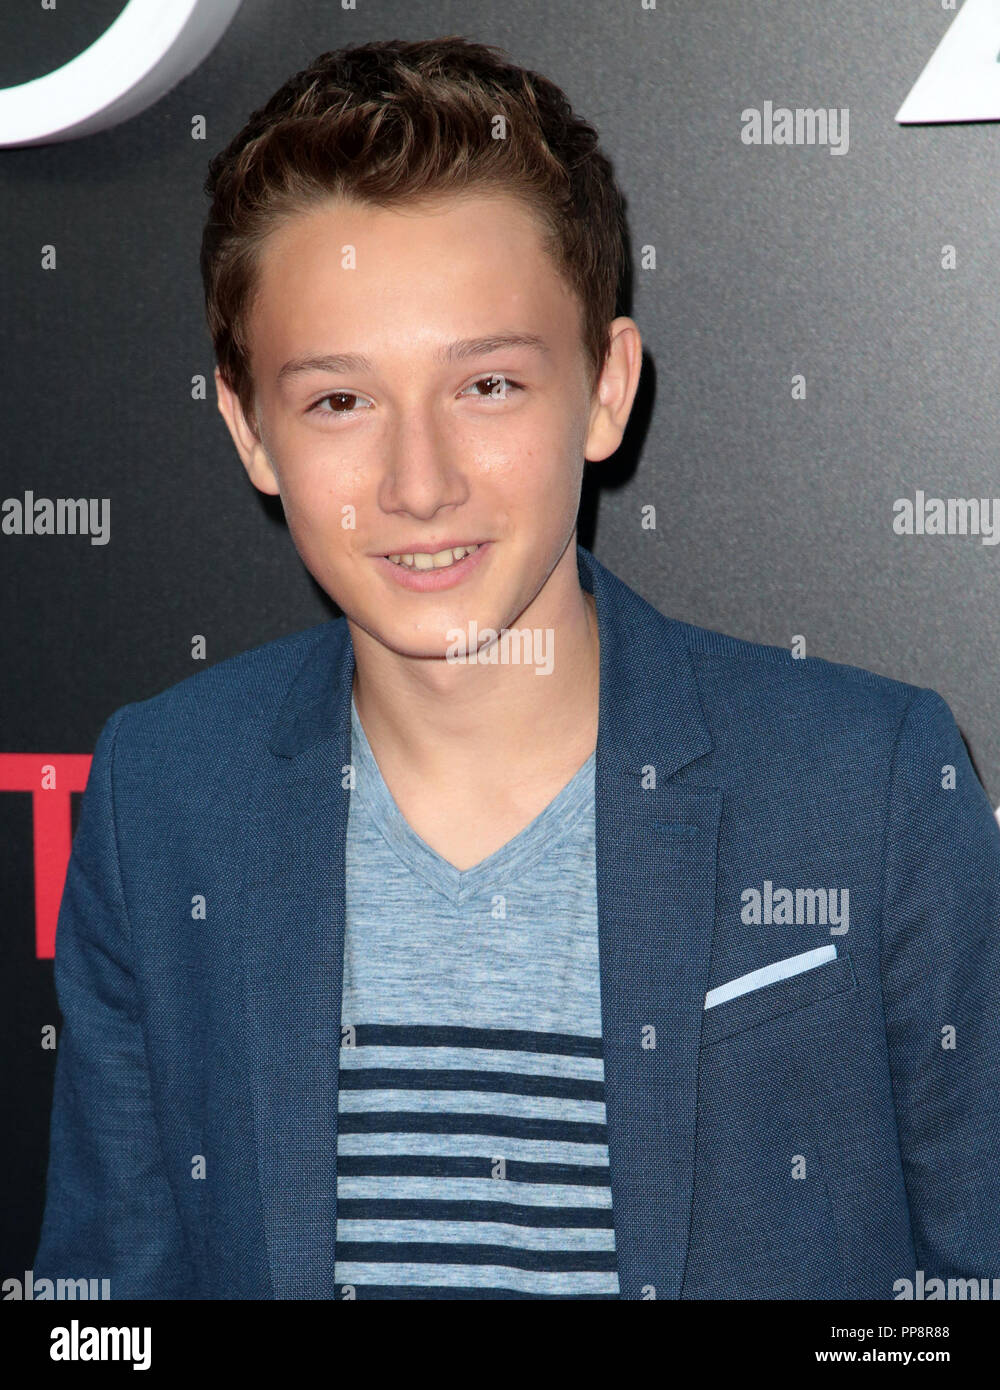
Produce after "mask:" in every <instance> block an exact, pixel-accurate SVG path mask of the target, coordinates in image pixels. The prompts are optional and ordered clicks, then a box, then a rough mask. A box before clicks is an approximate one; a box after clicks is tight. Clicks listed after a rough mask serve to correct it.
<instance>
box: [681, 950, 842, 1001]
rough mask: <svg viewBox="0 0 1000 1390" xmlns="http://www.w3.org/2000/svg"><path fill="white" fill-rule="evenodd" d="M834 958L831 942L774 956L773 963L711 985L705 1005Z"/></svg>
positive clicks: (784, 978) (809, 968)
mask: <svg viewBox="0 0 1000 1390" xmlns="http://www.w3.org/2000/svg"><path fill="white" fill-rule="evenodd" d="M836 958H837V947H836V946H835V945H834V944H833V942H831V943H830V945H829V946H817V947H816V949H815V950H814V951H803V952H802V954H801V955H800V956H788V957H786V959H785V960H776V961H775V962H774V963H773V964H772V965H764V966H762V967H761V968H760V970H751V971H750V973H749V975H740V976H739V977H738V978H737V979H735V980H729V981H728V982H727V983H726V984H724V985H717V986H716V987H715V989H710V990H709V991H708V993H707V994H706V995H705V1008H706V1009H714V1008H715V1006H716V1004H725V1003H726V1002H727V1001H728V1000H730V999H736V998H738V997H739V996H740V995H741V994H749V993H750V991H751V990H754V989H761V988H763V986H764V985H773V984H774V983H775V982H776V981H777V980H787V979H788V977H789V976H790V975H801V974H802V972H803V970H812V969H814V968H815V967H816V966H817V965H825V964H826V962H827V961H828V960H836Z"/></svg>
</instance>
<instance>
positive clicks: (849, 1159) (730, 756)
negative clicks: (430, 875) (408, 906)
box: [34, 547, 1000, 1299]
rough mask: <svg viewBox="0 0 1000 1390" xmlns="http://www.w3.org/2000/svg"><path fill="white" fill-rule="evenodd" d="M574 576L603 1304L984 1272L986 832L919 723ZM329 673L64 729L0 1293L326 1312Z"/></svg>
mask: <svg viewBox="0 0 1000 1390" xmlns="http://www.w3.org/2000/svg"><path fill="white" fill-rule="evenodd" d="M577 559H578V566H579V573H580V579H581V583H582V585H583V587H584V588H585V589H587V590H588V591H589V592H591V593H592V594H593V595H594V598H595V600H596V604H597V615H598V622H599V625H600V636H601V670H600V720H599V733H598V742H597V771H596V789H597V803H596V835H597V850H596V862H597V899H598V918H599V942H600V971H601V1001H602V1016H603V1033H604V1056H605V1077H606V1103H607V1126H608V1149H609V1159H610V1180H611V1192H612V1203H613V1216H614V1227H615V1239H616V1247H617V1258H618V1269H619V1279H620V1285H621V1296H622V1297H623V1298H650V1297H656V1298H666V1299H675V1298H754V1297H760V1298H811V1299H818V1298H819V1299H822V1298H876V1299H885V1298H893V1297H894V1296H896V1295H897V1294H898V1292H899V1289H898V1286H897V1287H896V1288H895V1289H894V1286H895V1285H896V1281H899V1280H905V1279H909V1280H911V1281H913V1280H914V1279H915V1272H916V1270H917V1269H920V1270H923V1271H924V1272H925V1275H924V1277H925V1278H926V1279H930V1278H933V1277H938V1278H945V1279H946V1278H948V1277H974V1278H977V1279H978V1278H983V1277H993V1276H998V1275H1000V1080H998V1074H1000V1070H998V1061H1000V830H998V827H997V822H996V820H995V818H994V815H993V812H992V808H991V806H990V804H989V802H988V800H987V798H986V795H985V793H984V791H983V789H982V787H981V786H980V783H979V781H978V780H977V777H976V774H975V772H974V771H973V768H972V766H971V764H970V761H969V758H968V756H967V754H966V750H965V747H964V745H963V742H962V739H961V736H960V734H959V732H958V729H957V728H956V725H955V722H954V720H953V718H952V716H951V713H950V711H949V709H948V707H947V705H946V704H945V703H944V702H943V701H942V700H941V698H940V697H939V696H938V695H936V694H935V693H934V692H933V691H930V690H921V689H917V688H915V687H913V686H909V685H904V684H900V683H898V682H896V681H892V680H888V679H884V678H882V677H880V676H877V675H873V674H872V673H870V672H867V671H863V670H858V669H855V668H852V667H846V666H839V665H833V664H831V663H829V662H826V661H821V660H816V659H811V658H810V659H798V660H797V659H793V657H792V656H791V655H790V654H789V653H788V652H787V651H785V650H782V649H778V648H772V647H765V646H759V645H757V644H755V643H752V642H744V641H740V640H737V639H734V638H730V637H725V636H721V635H719V634H717V633H714V632H709V631H706V630H703V629H701V628H697V627H693V626H689V625H686V624H684V623H680V622H676V621H673V620H671V619H670V618H666V617H664V616H663V615H662V614H661V613H659V612H658V611H657V610H656V609H655V608H653V607H651V606H650V604H648V603H647V602H645V601H644V600H643V599H642V598H641V597H640V596H639V595H638V594H637V593H635V592H634V591H633V590H632V589H630V588H629V587H628V586H627V585H626V584H624V583H623V582H622V581H621V580H619V579H618V578H616V577H615V575H613V574H612V573H610V571H608V570H607V569H606V568H605V567H604V566H602V565H601V564H599V563H598V561H597V560H596V559H595V558H594V556H593V555H592V554H590V553H589V551H587V550H585V549H584V548H583V547H579V548H578V551H577ZM352 674H353V649H352V644H351V639H350V634H349V630H348V627H347V624H346V621H345V620H344V619H343V618H341V619H337V620H335V621H330V622H326V623H323V624H320V625H319V626H317V627H313V628H310V629H308V630H307V631H305V632H300V633H296V634H294V635H293V636H290V637H286V638H282V639H280V640H278V641H275V642H269V643H267V644H266V645H264V646H261V647H258V648H256V649H254V650H252V651H249V652H246V653H244V654H242V655H240V656H237V657H235V658H233V659H231V660H228V661H224V662H222V663H220V664H219V665H217V666H215V667H213V668H211V669H209V670H206V671H204V672H201V673H199V674H198V675H195V676H193V677H191V678H190V679H188V680H185V681H183V682H181V683H180V684H179V685H176V686H174V687H173V688H171V689H169V690H167V691H166V692H164V693H163V694H161V695H158V696H156V697H154V698H152V699H148V700H143V701H140V702H136V703H132V704H128V705H125V706H123V707H122V708H121V709H119V710H117V711H116V712H115V713H114V714H113V715H112V716H111V718H110V719H109V720H108V722H107V724H106V725H105V727H104V728H103V730H102V731H101V735H100V738H99V741H98V743H97V747H96V750H95V754H94V760H93V765H92V767H91V771H90V778H89V781H88V784H87V789H86V792H85V794H84V800H83V804H82V807H81V815H80V820H79V824H78V828H77V833H76V836H75V838H74V841H73V850H72V856H71V860H70V865H69V870H68V874H67V880H66V888H65V892H64V896H63V900H62V905H61V911H60V916H59V923H58V933H57V946H56V962H55V978H56V986H57V990H58V997H59V1003H60V1007H61V1010H62V1013H63V1017H64V1022H63V1026H62V1031H61V1035H60V1039H59V1050H58V1060H57V1064H56V1077H55V1095H54V1102H53V1110H52V1127H51V1155H50V1161H49V1170H48V1186H47V1198H46V1207H45V1216H44V1223H43V1229H42V1233H41V1242H40V1245H39V1248H38V1252H37V1255H36V1258H35V1262H34V1277H35V1281H36V1285H37V1281H38V1280H39V1279H41V1278H44V1277H49V1278H58V1277H73V1278H81V1277H98V1278H103V1277H109V1278H110V1279H111V1296H112V1298H140V1297H143V1298H147V1297H148V1298H202V1299H235V1298H248V1299H274V1298H278V1299H289V1298H303V1299H321V1298H336V1297H338V1296H339V1290H338V1289H337V1288H336V1286H335V1284H334V1258H335V1232H336V1212H337V1196H336V1181H337V1163H336V1157H337V1155H336V1145H337V1082H338V1046H339V1039H340V1004H341V978H342V958H343V938H344V862H345V832H346V826H347V812H348V799H349V795H350V793H349V791H348V790H345V788H344V780H345V778H344V774H345V771H346V770H347V768H348V766H349V764H350V699H351V682H352ZM819 889H826V890H837V894H838V895H839V896H838V898H834V896H833V895H832V894H830V895H829V902H830V904H831V916H830V917H828V918H827V919H826V920H825V921H824V920H822V916H823V914H822V911H821V908H820V906H819V903H820V897H819V896H818V895H817V893H816V891H815V890H819ZM781 890H785V893H786V896H785V897H782V894H781ZM806 890H813V892H812V895H811V896H810V894H809V892H808V891H806ZM845 891H846V892H847V893H848V894H849V897H848V898H847V899H845V898H844V893H845ZM797 892H798V893H799V897H796V893H797ZM755 893H756V894H757V897H756V898H755V897H754V894H755ZM782 901H784V902H785V903H786V904H787V903H789V902H794V903H795V914H797V916H798V917H799V918H801V919H802V920H798V921H796V920H787V917H788V914H787V913H785V912H783V911H782V910H780V909H779V908H778V907H777V906H776V904H779V903H780V902H782ZM800 901H801V911H800V910H799V904H800ZM835 901H839V904H840V917H841V920H840V922H839V924H837V923H835V922H834V921H833V920H831V918H832V915H833V914H832V904H833V903H834V902H835ZM810 902H811V904H812V912H811V914H810V912H809V903H810ZM202 904H203V907H202V906H201V905H202ZM845 906H847V907H848V913H846V914H845V913H844V912H843V908H844V907H845ZM795 914H793V916H794V915H795ZM810 915H811V916H812V919H813V920H812V921H809V920H808V918H809V916H810ZM845 922H848V929H847V931H843V925H844V923H845ZM824 947H825V948H826V949H825V950H821V949H820V948H824ZM831 948H832V949H831ZM806 953H810V954H809V955H808V957H807V958H808V959H809V960H814V959H816V958H817V957H816V955H814V954H813V953H818V957H819V959H820V960H821V963H820V964H816V965H814V966H813V967H812V968H810V969H799V970H798V971H797V973H793V974H787V973H786V974H785V978H779V979H776V980H773V981H772V982H771V983H766V981H767V979H768V978H769V975H767V974H765V975H764V977H763V979H762V978H761V977H760V976H757V975H755V972H758V971H761V970H766V969H767V968H768V967H772V966H775V965H776V964H777V963H780V962H787V961H792V962H793V964H794V962H795V959H796V958H797V957H799V956H803V955H806ZM826 957H829V959H826ZM792 968H793V966H781V965H778V969H777V972H774V971H772V972H771V974H774V973H777V974H778V975H781V974H782V973H783V972H787V971H788V970H791V969H792ZM745 976H750V980H749V982H747V981H746V980H744V977H745ZM733 981H736V982H739V983H737V984H736V985H733V984H732V982H733ZM723 986H728V988H721V987H723ZM709 991H713V992H714V991H720V992H721V995H722V1000H721V1002H714V1000H715V999H717V998H719V995H718V994H715V993H713V994H709ZM706 996H708V1001H709V1007H707V1008H706ZM728 996H733V997H728Z"/></svg>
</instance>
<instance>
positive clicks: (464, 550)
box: [386, 545, 479, 570]
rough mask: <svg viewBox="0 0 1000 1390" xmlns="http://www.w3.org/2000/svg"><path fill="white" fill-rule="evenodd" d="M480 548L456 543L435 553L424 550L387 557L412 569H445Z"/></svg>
mask: <svg viewBox="0 0 1000 1390" xmlns="http://www.w3.org/2000/svg"><path fill="white" fill-rule="evenodd" d="M478 549H479V546H478V545H455V546H451V547H450V548H449V549H448V550H439V551H438V552H437V553H436V554H435V555H428V554H427V553H426V551H424V552H417V553H415V554H413V555H389V556H387V557H386V558H387V559H389V560H391V561H392V563H393V564H394V565H403V566H404V567H405V568H406V569H410V570H443V569H447V568H448V566H449V565H453V564H454V563H455V561H456V560H461V559H462V558H463V557H464V556H466V555H471V554H472V552H473V551H474V550H478Z"/></svg>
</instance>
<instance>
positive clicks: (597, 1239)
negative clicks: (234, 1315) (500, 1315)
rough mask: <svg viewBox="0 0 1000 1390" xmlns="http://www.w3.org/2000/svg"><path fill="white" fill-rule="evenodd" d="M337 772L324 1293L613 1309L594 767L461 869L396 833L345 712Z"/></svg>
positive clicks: (386, 797) (402, 822)
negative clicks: (336, 952)
mask: <svg viewBox="0 0 1000 1390" xmlns="http://www.w3.org/2000/svg"><path fill="white" fill-rule="evenodd" d="M351 757H352V761H353V763H354V769H355V779H354V787H353V789H352V792H351V799H350V809H349V814H348V818H347V860H346V871H347V879H346V883H347V894H346V915H345V919H344V920H345V933H344V985H343V1003H342V1008H341V1024H342V1035H341V1044H340V1079H339V1086H340V1094H339V1111H340V1113H339V1120H338V1136H337V1138H338V1143H337V1268H336V1271H335V1278H336V1282H337V1285H338V1287H343V1289H344V1291H345V1293H347V1292H352V1293H353V1295H354V1297H356V1298H365V1299H369V1298H377V1299H389V1298H392V1299H403V1298H409V1299H414V1298H450V1299H454V1298H464V1299H471V1298H483V1299H488V1298H498V1297H499V1298H509V1297H513V1296H520V1297H523V1298H568V1297H573V1298H595V1299H596V1298H617V1297H618V1292H619V1290H618V1275H617V1270H616V1264H615V1232H614V1221H613V1216H612V1210H611V1181H610V1173H609V1170H608V1144H607V1115H606V1112H605V1106H604V1060H603V1049H602V1046H601V986H600V962H599V951H598V939H597V882H596V878H597V873H596V867H597V866H596V839H595V833H594V809H595V798H594V772H595V766H596V761H597V760H596V755H595V753H593V752H592V753H591V754H590V756H589V757H588V758H587V759H586V760H585V761H584V763H583V764H582V766H581V767H580V768H579V770H578V771H577V772H576V773H575V775H574V776H572V777H571V778H570V779H569V780H568V781H567V782H566V783H565V785H564V786H563V787H562V788H561V790H560V791H559V793H558V794H557V795H556V796H555V797H553V798H552V800H550V801H549V803H548V805H547V806H545V807H544V809H543V810H542V811H541V812H540V813H539V814H538V815H537V816H535V818H534V819H533V820H532V821H531V822H530V823H529V824H528V825H526V826H525V827H524V828H523V829H522V830H521V832H520V833H519V834H517V835H515V836H514V837H513V838H512V839H510V840H508V841H507V842H506V844H504V845H502V846H501V847H500V848H498V849H497V850H495V851H494V852H493V853H491V854H489V855H487V856H486V857H485V858H483V859H481V860H480V861H479V862H478V863H477V864H474V865H473V866H472V867H471V868H466V869H458V868H456V867H455V865H454V864H451V863H449V862H448V860H447V859H444V858H442V856H441V855H440V854H438V853H437V852H436V851H435V850H434V849H432V848H431V846H430V845H429V844H427V843H426V841H424V840H423V839H421V837H420V836H419V835H418V834H417V833H416V831H415V830H414V829H413V827H412V826H411V825H410V824H409V823H408V822H407V820H406V818H405V817H404V816H403V814H402V812H401V811H400V809H399V807H398V806H397V805H396V803H395V801H394V800H393V797H392V793H391V792H390V790H389V788H388V786H387V785H386V782H385V779H384V778H383V776H382V773H381V771H380V769H379V766H378V762H377V761H376V758H375V754H374V752H373V750H372V748H371V746H370V744H369V742H368V738H367V736H366V734H365V731H364V726H363V725H362V723H361V719H360V717H359V715H358V712H357V709H356V708H355V707H354V705H353V702H352V706H351ZM483 802H484V805H487V806H488V805H489V788H488V786H487V785H485V784H484V786H483Z"/></svg>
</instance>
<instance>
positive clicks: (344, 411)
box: [307, 391, 365, 415]
mask: <svg viewBox="0 0 1000 1390" xmlns="http://www.w3.org/2000/svg"><path fill="white" fill-rule="evenodd" d="M364 399H365V398H364V397H363V396H360V395H359V394H358V392H357V391H331V392H330V393H329V395H326V396H321V397H320V398H319V400H318V401H314V402H313V404H312V405H311V406H310V407H309V411H310V412H312V413H313V414H316V415H357V414H358V413H359V412H358V411H356V410H351V409H349V408H348V407H346V406H345V407H343V408H340V407H337V408H334V409H333V410H321V409H320V406H322V404H323V402H324V401H360V400H364ZM307 413H308V412H307Z"/></svg>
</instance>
